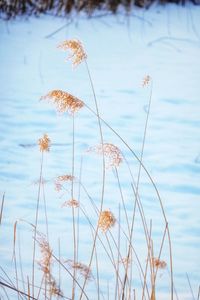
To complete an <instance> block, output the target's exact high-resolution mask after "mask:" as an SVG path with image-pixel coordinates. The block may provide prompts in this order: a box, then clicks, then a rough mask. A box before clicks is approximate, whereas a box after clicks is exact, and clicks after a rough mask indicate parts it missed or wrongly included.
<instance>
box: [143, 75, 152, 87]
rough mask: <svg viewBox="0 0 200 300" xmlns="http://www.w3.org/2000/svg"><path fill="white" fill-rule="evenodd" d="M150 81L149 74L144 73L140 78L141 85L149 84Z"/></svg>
mask: <svg viewBox="0 0 200 300" xmlns="http://www.w3.org/2000/svg"><path fill="white" fill-rule="evenodd" d="M150 81H151V77H150V76H149V75H146V76H145V77H144V79H143V80H142V87H145V86H147V85H149V83H150Z"/></svg>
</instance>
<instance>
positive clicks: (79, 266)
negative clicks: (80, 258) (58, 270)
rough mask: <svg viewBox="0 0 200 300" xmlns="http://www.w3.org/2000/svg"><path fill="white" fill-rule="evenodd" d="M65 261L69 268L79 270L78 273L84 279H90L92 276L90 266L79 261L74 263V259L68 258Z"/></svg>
mask: <svg viewBox="0 0 200 300" xmlns="http://www.w3.org/2000/svg"><path fill="white" fill-rule="evenodd" d="M66 263H67V264H68V266H69V267H70V268H72V269H76V270H77V271H78V272H79V274H80V275H81V276H83V277H84V278H85V279H87V280H91V279H92V278H93V276H92V272H91V270H90V268H89V267H88V266H86V265H85V264H83V263H81V262H75V263H74V261H73V260H71V259H68V260H67V261H66Z"/></svg>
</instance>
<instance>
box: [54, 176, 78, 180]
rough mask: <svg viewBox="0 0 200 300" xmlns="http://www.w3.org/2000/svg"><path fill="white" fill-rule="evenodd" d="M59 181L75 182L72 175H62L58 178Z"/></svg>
mask: <svg viewBox="0 0 200 300" xmlns="http://www.w3.org/2000/svg"><path fill="white" fill-rule="evenodd" d="M56 180H57V181H72V180H74V176H72V175H60V176H58V177H57V178H56Z"/></svg>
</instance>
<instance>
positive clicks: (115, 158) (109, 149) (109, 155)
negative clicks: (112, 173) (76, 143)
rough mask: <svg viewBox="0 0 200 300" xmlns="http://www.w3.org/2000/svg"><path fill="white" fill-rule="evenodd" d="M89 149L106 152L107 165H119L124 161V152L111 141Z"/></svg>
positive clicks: (100, 152)
mask: <svg viewBox="0 0 200 300" xmlns="http://www.w3.org/2000/svg"><path fill="white" fill-rule="evenodd" d="M88 151H93V152H96V153H97V154H104V156H105V159H106V167H107V168H109V167H118V166H119V165H120V163H121V162H122V153H121V151H120V150H119V148H118V147H117V146H115V145H113V144H110V143H104V144H103V145H97V146H94V147H91V148H90V149H89V150H88Z"/></svg>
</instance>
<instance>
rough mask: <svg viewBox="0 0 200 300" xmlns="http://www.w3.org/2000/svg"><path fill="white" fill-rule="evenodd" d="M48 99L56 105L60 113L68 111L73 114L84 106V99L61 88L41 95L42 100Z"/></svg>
mask: <svg viewBox="0 0 200 300" xmlns="http://www.w3.org/2000/svg"><path fill="white" fill-rule="evenodd" d="M46 99H48V100H49V101H51V102H53V103H54V104H55V105H56V109H57V111H58V112H59V113H64V112H68V113H69V114H70V115H72V114H74V113H75V112H77V111H78V110H79V109H81V108H82V107H83V106H84V102H83V101H81V100H80V99H78V98H76V97H75V96H73V95H71V94H69V93H67V92H64V91H61V90H53V91H51V92H49V93H48V94H47V95H45V96H42V97H41V100H46Z"/></svg>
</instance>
